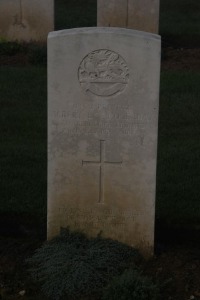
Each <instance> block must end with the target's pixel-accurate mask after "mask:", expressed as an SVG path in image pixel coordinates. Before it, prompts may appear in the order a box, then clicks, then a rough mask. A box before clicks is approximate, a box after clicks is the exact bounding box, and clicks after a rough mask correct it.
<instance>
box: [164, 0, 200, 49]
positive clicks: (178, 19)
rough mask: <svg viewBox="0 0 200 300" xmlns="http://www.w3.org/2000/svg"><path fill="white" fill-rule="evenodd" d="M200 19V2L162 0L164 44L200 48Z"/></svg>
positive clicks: (195, 0)
mask: <svg viewBox="0 0 200 300" xmlns="http://www.w3.org/2000/svg"><path fill="white" fill-rule="evenodd" d="M199 19H200V1H199V0H176V1H174V0H161V1H160V34H161V36H162V37H163V41H164V43H163V44H164V45H165V44H166V45H168V44H170V45H173V44H175V45H178V46H187V47H193V46H200V22H199Z"/></svg>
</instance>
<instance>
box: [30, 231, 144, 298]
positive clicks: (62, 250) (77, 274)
mask: <svg viewBox="0 0 200 300" xmlns="http://www.w3.org/2000/svg"><path fill="white" fill-rule="evenodd" d="M139 257H140V256H139V254H138V252H137V251H136V250H135V249H133V248H132V247H129V246H127V245H124V244H122V243H119V242H117V241H113V240H110V239H103V238H101V237H100V236H98V237H96V238H90V239H88V238H87V237H86V236H85V235H84V234H82V233H80V232H71V231H70V230H69V229H65V230H62V231H61V234H60V236H58V237H56V238H54V239H53V240H51V241H49V242H47V243H45V244H44V245H43V247H42V248H40V249H39V250H37V252H36V253H35V255H34V256H33V257H32V258H31V259H30V260H29V264H31V266H32V267H31V270H30V271H31V274H32V277H33V279H34V280H35V281H36V282H38V283H39V284H40V285H41V289H42V291H43V292H44V294H45V295H47V296H48V297H50V298H51V299H53V300H60V299H78V297H80V296H90V295H95V294H96V295H97V294H100V292H101V290H102V288H103V287H104V286H106V285H107V284H108V282H109V281H110V280H111V279H112V278H113V276H115V275H116V274H117V275H118V274H121V273H122V272H123V271H124V270H125V269H126V268H128V267H129V266H130V264H131V263H132V265H133V266H134V265H135V262H136V260H137V259H138V258H139Z"/></svg>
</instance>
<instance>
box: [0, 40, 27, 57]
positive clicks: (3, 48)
mask: <svg viewBox="0 0 200 300" xmlns="http://www.w3.org/2000/svg"><path fill="white" fill-rule="evenodd" d="M26 51H27V47H26V46H25V45H24V44H21V43H18V42H9V41H6V40H5V39H2V38H0V55H9V56H12V55H15V54H17V53H22V52H26Z"/></svg>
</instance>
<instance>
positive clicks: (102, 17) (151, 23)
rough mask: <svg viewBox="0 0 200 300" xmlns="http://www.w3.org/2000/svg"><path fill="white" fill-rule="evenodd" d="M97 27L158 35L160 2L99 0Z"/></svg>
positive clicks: (150, 0) (155, 0)
mask: <svg viewBox="0 0 200 300" xmlns="http://www.w3.org/2000/svg"><path fill="white" fill-rule="evenodd" d="M97 1H98V2H97V11H98V13H97V25H98V26H101V27H125V28H132V29H135V30H141V31H147V32H153V33H158V27H159V0H97Z"/></svg>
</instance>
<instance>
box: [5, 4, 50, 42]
mask: <svg viewBox="0 0 200 300" xmlns="http://www.w3.org/2000/svg"><path fill="white" fill-rule="evenodd" d="M52 30H54V0H34V1H30V0H1V1H0V38H5V39H6V40H8V41H26V42H30V41H39V42H46V40H47V35H48V33H49V32H50V31H52Z"/></svg>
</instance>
